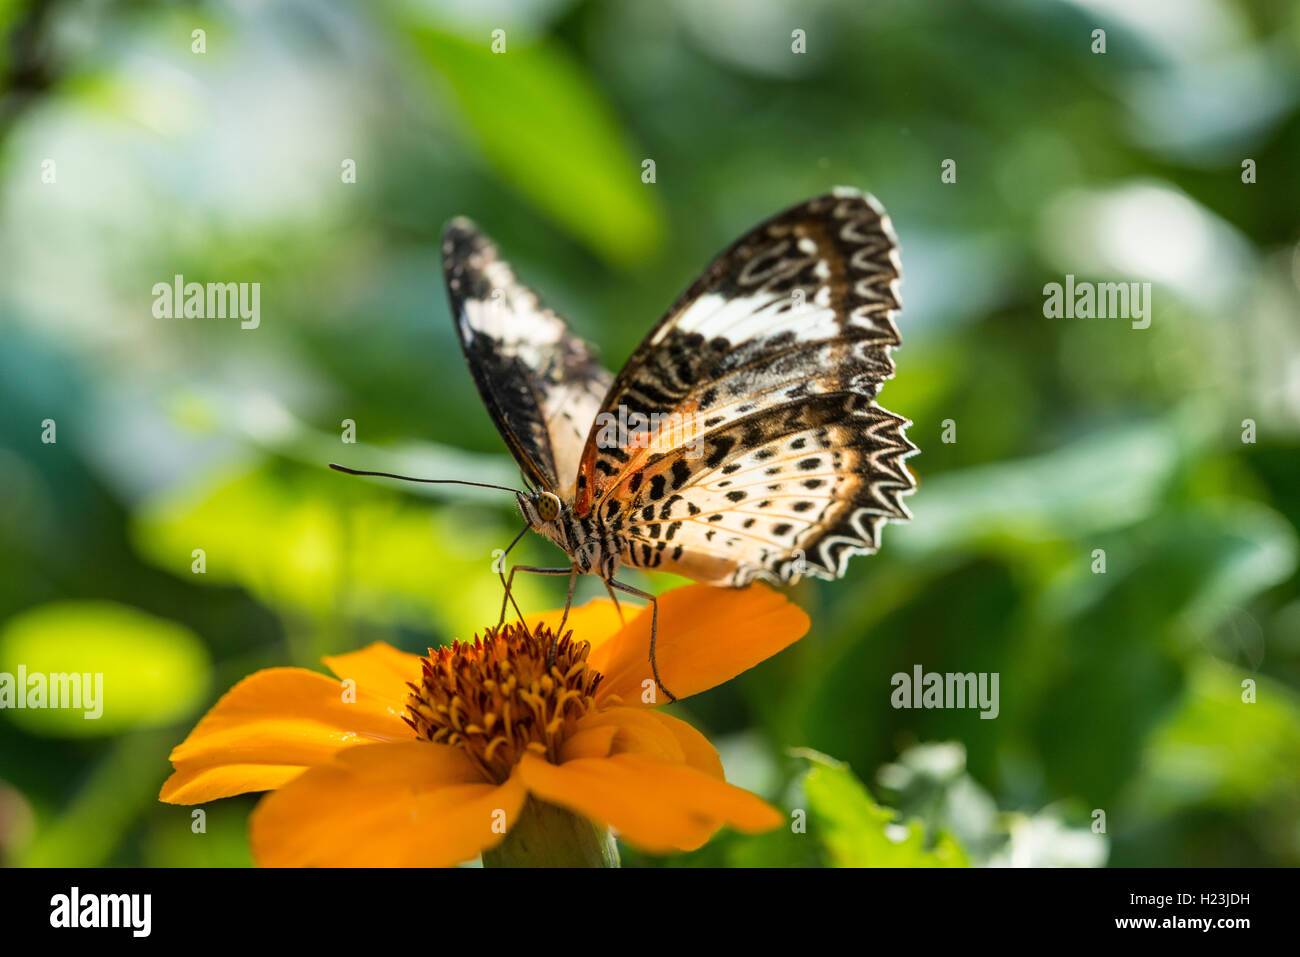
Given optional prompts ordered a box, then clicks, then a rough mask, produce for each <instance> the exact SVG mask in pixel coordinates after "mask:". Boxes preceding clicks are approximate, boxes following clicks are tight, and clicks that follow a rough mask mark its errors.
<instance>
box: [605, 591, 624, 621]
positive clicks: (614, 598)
mask: <svg viewBox="0 0 1300 957" xmlns="http://www.w3.org/2000/svg"><path fill="white" fill-rule="evenodd" d="M605 591H607V592H609V597H610V599H611V600H612V601H613V602H614V610H615V611H616V612H618V623H619V624H620V625H626V624H627V619H626V618H624V617H623V606H622V605H620V604H619V603H618V595H616V594H614V589H613V588H610V587H609V582H605Z"/></svg>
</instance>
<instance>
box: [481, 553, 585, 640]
mask: <svg viewBox="0 0 1300 957" xmlns="http://www.w3.org/2000/svg"><path fill="white" fill-rule="evenodd" d="M515 572H531V573H532V574H534V575H572V574H573V569H572V568H535V567H533V566H532V565H515V566H513V567H512V568H511V569H510V575H509V576H508V577H507V578H506V596H507V597H508V598H509V599H510V603H511V604H512V605H514V606H515V613H516V614H517V615H519V623H520V624H521V625H523V626H524V628H525V629H527V628H528V624H527V622H525V621H524V615H523V612H521V611H520V610H519V605H518V604H517V603H516V602H515V600H514V595H513V593H512V589H513V588H514V586H515ZM569 597H570V599H572V597H573V580H572V579H570V580H569ZM564 616H565V617H566V618H567V617H568V616H569V609H568V604H567V603H566V604H565V608H564ZM501 620H502V621H505V612H504V611H503V612H502V614H501ZM497 627H498V628H500V627H501V626H500V625H499V624H498V625H497Z"/></svg>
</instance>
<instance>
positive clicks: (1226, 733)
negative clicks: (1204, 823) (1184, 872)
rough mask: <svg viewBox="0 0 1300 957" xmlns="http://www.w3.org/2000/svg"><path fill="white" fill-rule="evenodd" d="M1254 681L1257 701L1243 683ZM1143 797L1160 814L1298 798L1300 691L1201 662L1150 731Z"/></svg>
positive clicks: (1147, 806) (1148, 807)
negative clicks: (1175, 703) (1175, 701)
mask: <svg viewBox="0 0 1300 957" xmlns="http://www.w3.org/2000/svg"><path fill="white" fill-rule="evenodd" d="M1247 680H1251V681H1253V682H1254V683H1255V688H1254V698H1255V700H1254V701H1248V700H1243V699H1244V697H1245V688H1244V687H1243V683H1244V682H1246V681H1247ZM1143 767H1144V768H1145V770H1146V775H1145V777H1144V781H1143V785H1142V794H1141V799H1142V800H1141V803H1142V805H1143V806H1145V807H1146V808H1147V809H1148V810H1149V811H1151V812H1152V813H1155V814H1163V813H1167V812H1168V811H1169V810H1171V809H1173V808H1179V807H1186V806H1189V805H1192V806H1194V805H1213V806H1219V807H1240V806H1252V805H1259V804H1264V803H1267V802H1270V801H1278V802H1281V803H1282V804H1283V805H1286V804H1289V803H1290V802H1292V801H1293V800H1294V795H1295V788H1296V773H1297V772H1296V769H1297V768H1300V696H1297V695H1296V693H1295V692H1294V691H1292V690H1291V689H1289V688H1287V687H1286V686H1285V685H1283V684H1280V683H1278V682H1275V681H1270V680H1269V679H1267V678H1263V677H1261V676H1259V675H1251V674H1247V673H1246V672H1244V671H1241V670H1239V669H1236V668H1233V667H1230V666H1229V665H1226V664H1224V663H1223V662H1220V661H1215V660H1214V659H1210V658H1203V659H1201V660H1200V661H1198V662H1197V664H1196V666H1195V668H1194V669H1193V671H1192V673H1191V675H1190V676H1189V679H1188V683H1187V690H1186V693H1185V694H1184V695H1183V697H1182V699H1181V701H1180V702H1179V705H1178V707H1177V709H1176V710H1175V711H1174V712H1173V714H1171V715H1170V716H1169V718H1168V720H1167V721H1165V722H1164V723H1163V724H1162V725H1161V726H1160V727H1159V728H1158V729H1156V731H1155V732H1154V733H1153V734H1152V735H1151V738H1150V741H1149V745H1148V748H1147V751H1146V756H1145V759H1144V761H1143Z"/></svg>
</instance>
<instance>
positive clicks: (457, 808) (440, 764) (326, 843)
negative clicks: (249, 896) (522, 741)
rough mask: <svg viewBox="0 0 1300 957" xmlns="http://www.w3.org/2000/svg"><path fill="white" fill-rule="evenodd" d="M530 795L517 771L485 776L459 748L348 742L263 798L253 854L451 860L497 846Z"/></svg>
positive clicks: (287, 862) (323, 859)
mask: <svg viewBox="0 0 1300 957" xmlns="http://www.w3.org/2000/svg"><path fill="white" fill-rule="evenodd" d="M526 796H527V792H526V791H525V790H524V787H523V784H522V783H521V782H520V781H519V780H518V779H517V776H516V777H514V778H511V779H510V780H509V781H507V782H506V783H505V784H502V785H496V784H490V783H487V782H485V781H484V780H483V778H482V777H481V776H480V775H479V773H478V771H477V770H476V769H475V768H474V766H473V765H472V764H471V763H470V761H469V759H468V758H467V757H466V756H465V752H464V751H462V750H460V749H458V748H452V747H449V746H446V745H440V744H431V743H429V742H427V741H406V742H402V743H400V744H370V745H363V746H360V747H355V748H348V749H347V750H345V751H340V752H339V753H338V755H337V756H336V757H335V758H334V760H333V761H331V762H330V763H329V764H326V765H321V766H320V767H315V768H312V769H311V770H310V771H307V772H305V773H304V774H302V775H300V776H299V777H298V778H296V779H295V780H294V781H292V782H291V783H289V784H287V785H285V786H284V787H283V788H281V789H280V790H278V791H276V792H274V793H272V794H268V795H267V796H266V797H265V798H263V799H262V803H260V804H259V805H258V806H257V810H255V811H254V812H253V816H252V820H251V822H250V833H251V843H252V848H253V857H254V859H255V860H256V861H257V863H258V864H261V865H262V866H263V867H450V866H452V865H454V864H458V863H460V862H462V861H467V860H470V859H472V858H474V857H476V856H477V855H478V854H479V853H480V852H482V851H483V850H485V849H487V848H490V847H495V846H496V845H497V844H499V843H500V842H501V839H502V838H503V837H504V836H505V833H504V832H505V830H507V829H508V828H509V826H510V825H511V824H513V823H514V820H515V818H516V817H517V816H518V814H519V811H520V809H521V808H522V807H523V804H524V798H525V797H526ZM502 825H504V826H502Z"/></svg>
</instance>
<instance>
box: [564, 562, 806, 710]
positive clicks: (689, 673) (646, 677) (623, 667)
mask: <svg viewBox="0 0 1300 957" xmlns="http://www.w3.org/2000/svg"><path fill="white" fill-rule="evenodd" d="M650 619H651V609H650V608H649V607H646V608H644V609H642V610H641V611H640V612H639V613H638V614H637V616H636V617H635V618H633V619H632V620H631V621H629V622H628V623H627V627H626V628H623V629H621V630H620V631H619V632H618V633H617V634H616V635H614V636H612V637H611V638H610V639H609V640H607V641H605V642H602V643H601V645H600V646H599V647H594V646H593V648H592V651H591V657H590V659H589V661H590V664H591V667H593V668H595V669H596V670H597V671H599V672H600V673H601V674H603V675H604V676H605V678H604V680H603V681H602V682H601V683H600V689H599V690H598V691H597V696H596V700H597V703H600V702H603V701H606V700H608V699H609V697H610V696H611V695H618V697H619V698H620V699H622V702H623V704H626V705H642V704H659V703H662V702H660V701H657V700H652V701H645V700H644V699H643V697H642V695H643V694H645V692H646V691H647V690H649V689H652V688H654V684H653V682H654V675H653V673H652V672H651V670H650ZM808 625H809V622H808V616H807V615H806V614H805V613H804V611H803V609H802V608H800V607H799V606H798V605H796V604H794V603H792V602H790V601H789V600H787V599H786V597H785V596H784V595H782V594H781V593H780V592H777V591H773V590H772V589H771V588H768V587H767V586H766V585H758V584H755V585H750V586H749V587H748V588H741V589H732V588H714V587H712V586H710V585H688V586H686V587H684V588H675V589H673V590H672V591H669V592H665V593H664V594H662V595H660V596H659V635H658V641H657V645H656V651H655V656H656V658H657V659H658V661H659V674H660V676H661V677H662V678H663V683H664V685H665V686H666V687H667V688H668V690H669V691H671V692H672V693H673V694H675V695H676V696H677V697H678V698H685V697H688V696H690V695H693V694H699V693H700V692H701V691H707V690H708V689H709V688H712V687H714V686H715V685H720V684H722V683H723V682H724V681H728V680H730V679H731V678H734V677H735V676H736V675H738V674H740V673H741V672H742V671H747V670H749V669H750V668H752V667H754V665H756V664H758V663H759V662H761V661H765V660H766V659H768V658H770V657H772V655H774V654H776V653H777V652H778V651H780V650H781V649H783V648H785V647H786V646H787V645H790V644H792V643H793V642H795V641H797V640H798V639H800V638H802V637H803V636H804V635H805V634H807V632H808ZM646 682H649V684H646ZM656 690H657V689H656Z"/></svg>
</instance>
